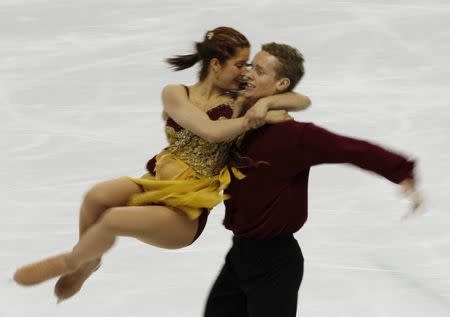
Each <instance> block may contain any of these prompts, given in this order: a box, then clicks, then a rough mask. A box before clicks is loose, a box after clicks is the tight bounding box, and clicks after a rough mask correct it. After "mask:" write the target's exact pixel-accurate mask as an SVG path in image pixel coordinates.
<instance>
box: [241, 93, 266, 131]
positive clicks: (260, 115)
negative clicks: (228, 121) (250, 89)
mask: <svg viewBox="0 0 450 317" xmlns="http://www.w3.org/2000/svg"><path fill="white" fill-rule="evenodd" d="M268 110H269V105H268V104H267V103H266V102H264V100H263V99H260V100H258V101H257V102H256V103H255V104H254V105H253V106H252V107H251V108H250V109H248V110H247V112H246V113H245V118H246V120H247V122H248V125H249V127H250V128H251V129H257V128H259V127H260V126H262V125H264V124H265V123H266V116H267V113H268Z"/></svg>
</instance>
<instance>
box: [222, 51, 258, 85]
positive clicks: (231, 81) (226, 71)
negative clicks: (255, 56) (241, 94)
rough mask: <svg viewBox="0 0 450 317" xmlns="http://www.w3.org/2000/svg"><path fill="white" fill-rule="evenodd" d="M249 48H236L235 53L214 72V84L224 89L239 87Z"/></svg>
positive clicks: (245, 67)
mask: <svg viewBox="0 0 450 317" xmlns="http://www.w3.org/2000/svg"><path fill="white" fill-rule="evenodd" d="M249 56H250V48H248V47H247V48H238V49H237V50H236V54H235V55H234V56H233V57H232V58H230V59H228V60H227V61H226V62H225V63H224V64H222V65H220V67H217V69H216V72H215V80H216V85H217V86H219V87H220V88H222V89H224V90H231V89H239V86H240V84H241V80H242V77H243V76H244V75H245V73H246V72H247V61H248V59H249Z"/></svg>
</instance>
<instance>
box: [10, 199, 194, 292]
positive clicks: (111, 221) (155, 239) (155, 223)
mask: <svg viewBox="0 0 450 317" xmlns="http://www.w3.org/2000/svg"><path fill="white" fill-rule="evenodd" d="M197 226H198V220H194V221H192V220H189V219H188V218H187V216H186V215H184V214H183V213H181V212H177V211H174V210H172V209H170V208H167V207H164V206H138V207H134V206H130V207H113V208H110V209H108V210H107V211H106V212H104V214H103V216H102V217H101V218H100V219H99V220H98V221H97V222H96V223H95V224H94V225H92V226H91V227H90V228H89V229H88V230H87V231H86V232H85V234H84V235H83V236H82V237H81V238H80V241H79V242H78V243H77V245H75V247H74V248H73V250H72V251H71V252H67V253H63V254H60V255H58V256H54V257H51V258H47V259H45V260H43V261H40V262H37V263H34V264H31V265H27V266H24V267H22V268H20V269H19V270H17V271H16V274H15V276H14V279H15V280H16V281H17V282H18V283H20V284H22V285H33V284H37V283H40V282H43V281H45V280H47V279H49V278H53V277H56V276H58V275H62V274H66V273H69V272H71V271H74V270H76V269H78V268H79V267H80V266H82V265H83V264H85V263H88V262H89V261H92V260H95V259H97V258H100V257H101V256H102V255H103V254H104V253H105V252H106V251H107V250H109V249H110V248H111V247H112V246H113V244H114V242H115V240H116V237H117V236H129V237H134V238H137V239H139V240H141V241H143V242H145V243H148V244H151V245H154V246H157V247H162V248H168V249H177V248H182V247H185V246H187V245H189V244H191V242H192V240H193V239H194V236H195V234H196V231H197Z"/></svg>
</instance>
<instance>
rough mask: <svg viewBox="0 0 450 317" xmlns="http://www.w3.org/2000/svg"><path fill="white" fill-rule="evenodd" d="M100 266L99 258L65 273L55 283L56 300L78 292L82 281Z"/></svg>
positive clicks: (59, 300)
mask: <svg viewBox="0 0 450 317" xmlns="http://www.w3.org/2000/svg"><path fill="white" fill-rule="evenodd" d="M99 267H100V259H97V260H93V261H91V262H88V263H86V264H84V265H82V266H81V267H80V268H79V269H78V270H76V271H74V272H71V273H69V274H65V275H63V276H61V277H60V278H59V280H58V281H57V282H56V284H55V295H56V297H58V302H61V301H63V300H65V299H67V298H69V297H72V296H73V295H75V294H76V293H78V292H79V290H80V289H81V287H82V286H83V283H84V282H85V281H86V280H87V279H88V278H89V276H91V274H92V273H94V272H95V271H97V270H98V268H99Z"/></svg>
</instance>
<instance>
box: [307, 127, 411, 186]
mask: <svg viewBox="0 0 450 317" xmlns="http://www.w3.org/2000/svg"><path fill="white" fill-rule="evenodd" d="M298 145H299V150H300V151H299V152H298V153H299V155H302V156H303V158H304V159H306V160H307V162H308V165H310V166H313V165H318V164H325V163H349V164H353V165H356V166H358V167H360V168H362V169H365V170H368V171H372V172H374V173H377V174H378V175H381V176H383V177H385V178H386V179H388V180H389V181H391V182H393V183H396V184H398V183H400V182H402V181H403V180H405V179H407V178H413V177H414V175H413V170H414V165H415V161H414V160H411V159H408V158H406V157H404V156H403V155H400V154H397V153H394V152H392V151H389V150H387V149H385V148H383V147H381V146H378V145H375V144H372V143H370V142H367V141H364V140H360V139H355V138H351V137H346V136H343V135H339V134H335V133H333V132H330V131H328V130H326V129H323V128H320V127H318V126H316V125H314V124H312V123H307V124H306V125H305V126H304V128H303V131H302V133H301V135H300V136H299V144H298Z"/></svg>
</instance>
